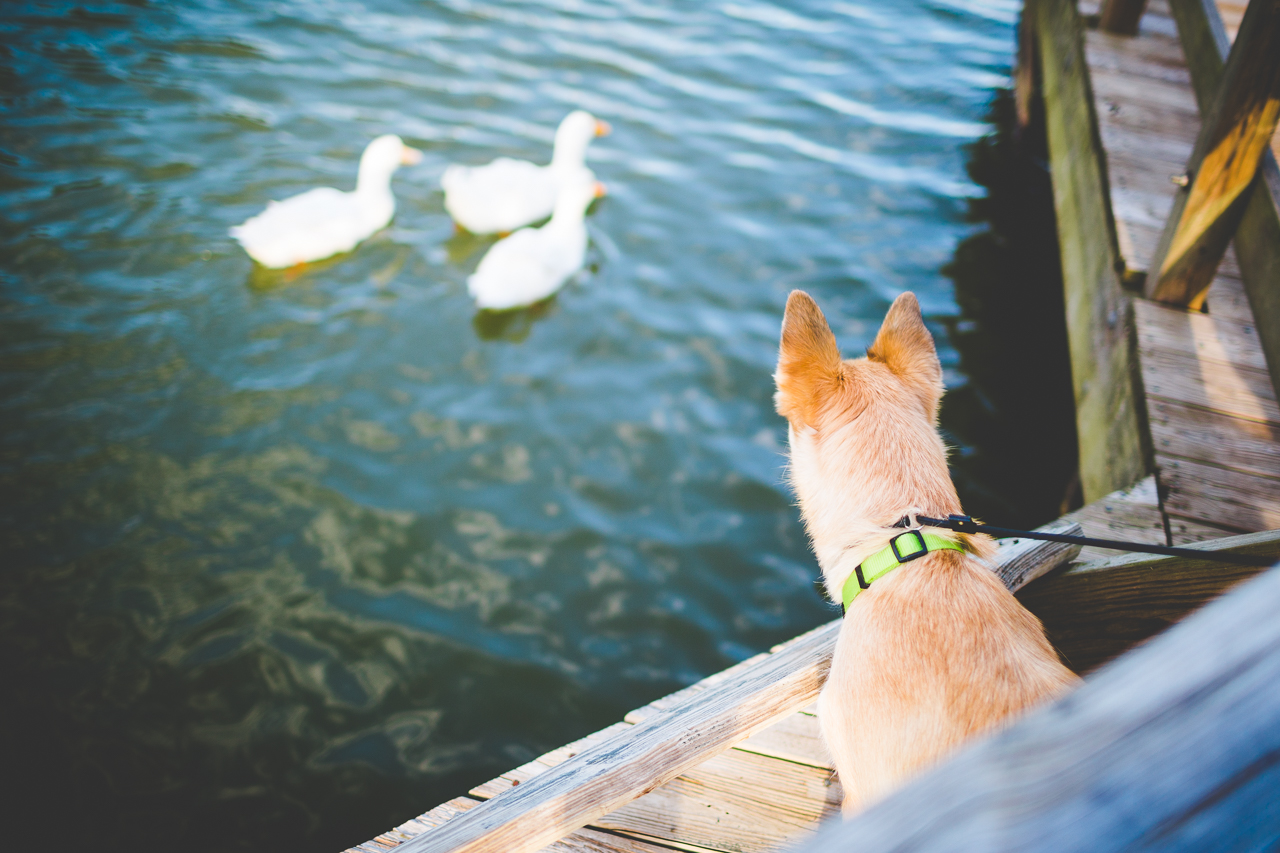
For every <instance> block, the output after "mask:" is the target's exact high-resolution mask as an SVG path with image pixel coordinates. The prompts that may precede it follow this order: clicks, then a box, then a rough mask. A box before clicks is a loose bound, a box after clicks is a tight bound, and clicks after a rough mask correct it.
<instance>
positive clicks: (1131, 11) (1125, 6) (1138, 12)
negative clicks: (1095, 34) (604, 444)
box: [1098, 0, 1147, 36]
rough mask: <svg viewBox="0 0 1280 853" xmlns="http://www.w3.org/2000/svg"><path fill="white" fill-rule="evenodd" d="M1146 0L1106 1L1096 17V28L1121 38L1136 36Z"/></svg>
mask: <svg viewBox="0 0 1280 853" xmlns="http://www.w3.org/2000/svg"><path fill="white" fill-rule="evenodd" d="M1146 8H1147V0H1106V2H1104V3H1103V4H1102V11H1101V12H1100V13H1099V15H1098V28H1099V29H1102V30H1106V31H1107V32H1109V33H1115V34H1116V35H1122V36H1136V35H1137V34H1138V22H1139V21H1141V20H1142V13H1143V12H1144V11H1146Z"/></svg>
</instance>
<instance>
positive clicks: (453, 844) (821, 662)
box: [353, 521, 1080, 853]
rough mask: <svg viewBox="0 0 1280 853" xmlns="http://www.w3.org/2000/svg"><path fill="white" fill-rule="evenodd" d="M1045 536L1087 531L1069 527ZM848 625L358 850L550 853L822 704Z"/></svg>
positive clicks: (1047, 546) (1021, 573) (1041, 552)
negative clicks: (546, 852)
mask: <svg viewBox="0 0 1280 853" xmlns="http://www.w3.org/2000/svg"><path fill="white" fill-rule="evenodd" d="M1043 529H1045V530H1049V531H1051V532H1057V533H1069V534H1076V535H1078V534H1079V533H1080V527H1079V525H1078V524H1075V523H1074V522H1070V521H1066V522H1063V521H1059V522H1053V523H1052V524H1050V525H1046V526H1045V527H1044V528H1043ZM1078 551H1079V546H1076V545H1065V544H1062V543H1056V542H1038V541H1035V540H1030V539H1010V540H1003V541H1002V542H1001V547H1000V551H999V553H998V555H997V559H996V565H995V566H994V567H993V569H994V570H995V571H996V572H997V574H999V575H1000V576H1001V579H1002V580H1004V582H1005V584H1006V585H1007V586H1009V587H1010V588H1011V589H1018V588H1020V587H1021V586H1022V585H1024V584H1026V583H1029V582H1030V581H1031V580H1034V579H1035V578H1038V577H1041V576H1043V575H1045V574H1047V573H1050V572H1052V571H1054V570H1055V569H1057V568H1060V567H1062V566H1064V565H1066V564H1067V563H1069V562H1070V560H1071V559H1072V558H1074V557H1075V555H1076V554H1077V553H1078ZM840 624H841V623H840V620H838V619H837V620H835V621H833V622H830V623H827V624H825V625H821V626H819V627H817V628H815V629H813V630H812V631H809V632H808V633H806V634H802V635H801V636H799V637H796V638H794V639H792V640H789V641H787V642H786V643H783V644H781V645H779V646H776V647H775V648H774V649H772V650H770V651H769V652H767V653H764V654H760V655H756V656H755V657H753V658H749V659H748V660H745V661H742V662H741V663H739V664H737V665H735V666H732V667H730V668H729V669H727V670H724V671H723V672H719V673H716V674H714V675H712V676H709V677H708V678H706V679H704V680H702V681H700V682H698V683H696V684H694V685H691V686H690V687H688V688H685V689H684V690H681V691H678V692H676V693H673V694H671V695H670V696H667V697H664V698H662V699H659V700H657V701H655V702H653V703H650V705H647V706H645V707H644V708H641V709H637V710H636V711H634V712H632V713H630V714H628V715H627V719H628V720H630V721H634V725H627V724H625V723H623V724H617V725H615V726H611V727H609V728H608V729H605V730H602V731H601V732H598V733H596V734H595V735H589V736H588V737H586V738H584V739H582V740H581V741H579V742H578V744H579V745H580V746H581V747H583V748H581V749H578V748H574V749H569V748H562V749H561V750H553V751H552V752H551V753H548V754H547V755H546V756H543V757H542V758H541V759H537V760H535V762H530V764H527V765H525V767H524V768H521V770H523V771H526V773H527V774H528V775H525V774H521V775H523V776H524V778H526V779H527V781H525V782H524V783H523V784H520V785H519V786H518V787H517V786H512V785H510V783H499V782H498V780H495V783H497V784H495V785H494V786H493V789H494V790H500V791H501V793H498V794H497V795H496V796H493V797H492V798H491V799H488V800H485V801H484V802H482V803H478V804H475V805H474V807H469V808H466V809H465V810H464V809H461V808H453V809H452V810H449V809H446V810H447V811H450V814H449V818H450V819H448V820H446V821H444V822H443V823H440V824H439V825H438V826H434V827H433V824H434V823H436V822H437V821H438V816H439V814H440V812H439V809H436V810H432V811H431V812H428V813H426V814H424V815H422V816H421V817H419V818H416V819H414V820H412V821H409V822H407V823H406V824H404V825H402V826H401V827H400V828H398V829H397V830H395V831H393V832H392V833H387V834H385V835H383V836H379V838H378V839H375V840H374V841H372V842H368V843H366V844H365V845H361V847H359V848H353V849H356V850H359V849H363V850H379V851H381V850H388V849H390V848H391V847H396V849H397V851H398V853H428V851H430V853H440V851H451V853H453V852H454V851H457V852H458V853H460V851H492V853H532V851H536V850H541V849H543V848H544V847H546V846H547V845H549V844H551V843H552V842H555V841H557V840H559V839H561V838H563V837H565V836H566V835H569V834H570V833H573V832H574V831H576V830H578V829H579V828H580V827H583V826H586V825H588V824H590V823H591V822H592V821H595V820H598V819H600V818H602V817H604V816H605V815H606V814H609V813H610V812H613V811H615V810H616V809H618V808H620V807H621V806H624V805H626V804H627V803H629V802H631V801H632V800H635V799H637V798H638V797H641V796H643V795H644V794H647V793H649V792H650V791H652V790H654V789H655V788H658V787H659V786H661V785H662V784H664V783H666V782H668V781H670V780H672V779H674V778H676V777H677V776H679V775H680V774H682V773H684V772H686V771H688V770H690V769H691V768H693V767H696V766H698V765H699V764H701V763H702V762H704V761H706V760H707V759H708V758H711V757H712V756H715V755H717V754H719V753H721V752H723V751H725V750H727V749H729V748H731V747H733V746H734V745H735V744H738V743H740V742H742V741H744V740H746V739H747V738H749V737H751V736H752V735H754V734H756V733H757V732H759V731H761V730H763V729H765V728H767V727H769V726H770V725H772V724H773V723H775V722H776V721H778V720H779V719H781V718H783V717H785V716H786V715H788V714H791V713H794V712H795V711H798V710H800V709H802V708H804V707H805V706H806V705H809V704H810V703H812V702H813V701H814V699H816V698H817V695H818V691H819V690H820V689H821V687H822V683H823V682H824V681H825V679H826V672H827V668H828V667H829V666H830V662H831V654H832V651H833V650H834V648H835V639H836V635H837V633H838V631H839V628H840ZM534 774H536V775H534ZM484 787H486V786H481V788H484ZM445 806H448V804H445ZM439 808H444V807H443V806H442V807H439ZM433 815H435V816H436V817H435V818H433V817H432V816H433ZM393 842H394V843H393ZM370 845H372V846H370Z"/></svg>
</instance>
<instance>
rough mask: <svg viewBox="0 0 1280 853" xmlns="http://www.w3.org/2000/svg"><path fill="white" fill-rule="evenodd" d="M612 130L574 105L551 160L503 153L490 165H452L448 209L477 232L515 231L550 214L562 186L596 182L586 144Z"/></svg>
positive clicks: (445, 180)
mask: <svg viewBox="0 0 1280 853" xmlns="http://www.w3.org/2000/svg"><path fill="white" fill-rule="evenodd" d="M608 132H609V125H608V124H606V123H605V122H602V121H599V120H597V119H595V118H594V117H593V116H592V115H591V114H590V113H587V112H583V111H582V110H575V111H574V112H572V113H570V114H569V115H568V116H566V117H565V119H564V121H562V122H560V127H559V128H558V129H557V130H556V143H555V151H554V153H553V155H552V158H551V163H550V164H549V165H546V166H538V165H536V164H534V163H530V162H528V161H527V160H512V159H511V158H510V157H499V158H498V159H497V160H494V161H493V162H492V163H489V164H488V165H486V166H457V165H454V166H450V167H449V168H448V169H446V170H445V172H444V175H443V176H442V177H441V179H440V185H441V186H442V187H444V208H445V210H447V211H449V215H450V216H452V217H453V220H454V221H455V222H457V223H458V224H459V225H461V226H462V227H463V228H465V229H467V230H468V231H470V232H471V233H473V234H496V233H499V232H503V231H514V230H516V229H517V228H522V227H524V226H525V225H528V224H530V223H532V222H537V221H538V220H539V219H546V218H547V217H548V216H550V215H551V212H552V211H553V210H554V209H555V204H556V199H557V198H558V197H559V195H560V192H561V191H562V190H564V189H566V188H568V187H574V186H578V185H580V184H584V183H591V182H594V181H595V175H593V174H592V172H591V170H590V169H588V168H587V165H586V155H587V145H588V144H589V143H590V142H591V140H592V138H593V137H596V136H603V135H604V134H606V133H608Z"/></svg>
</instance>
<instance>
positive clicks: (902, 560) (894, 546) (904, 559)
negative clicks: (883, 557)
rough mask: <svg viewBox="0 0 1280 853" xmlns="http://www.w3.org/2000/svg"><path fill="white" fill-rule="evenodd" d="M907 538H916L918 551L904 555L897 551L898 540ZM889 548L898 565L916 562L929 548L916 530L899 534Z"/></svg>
mask: <svg viewBox="0 0 1280 853" xmlns="http://www.w3.org/2000/svg"><path fill="white" fill-rule="evenodd" d="M908 536H914V537H915V538H916V541H917V542H918V543H919V544H920V550H919V551H913V552H911V553H910V554H905V555H904V554H903V553H902V552H901V551H899V550H898V540H899V539H905V538H906V537H908ZM889 548H890V550H892V551H893V557H894V559H896V560H897V561H898V562H899V563H910V562H911V561H912V560H918V559H920V558H921V557H923V556H924V555H925V554H928V553H929V546H928V545H926V544H925V541H924V534H923V533H921V532H920V531H919V530H918V529H917V530H908V531H907V532H906V533H899V534H898V535H897V536H895V537H893V538H892V539H890V540H889ZM859 580H861V578H859ZM864 589H865V587H864Z"/></svg>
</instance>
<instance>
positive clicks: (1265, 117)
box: [1146, 0, 1280, 308]
mask: <svg viewBox="0 0 1280 853" xmlns="http://www.w3.org/2000/svg"><path fill="white" fill-rule="evenodd" d="M1202 113H1203V116H1204V118H1203V122H1202V124H1201V128H1200V133H1199V135H1198V136H1197V138H1196V145H1195V149H1194V150H1193V151H1192V154H1191V159H1190V160H1189V161H1188V163H1187V170H1186V174H1188V175H1190V176H1191V178H1192V179H1191V183H1190V186H1189V187H1188V188H1187V190H1186V192H1179V193H1177V194H1175V196H1174V203H1173V209H1172V211H1171V212H1170V216H1169V223H1168V225H1167V226H1166V229H1165V236H1163V237H1162V238H1161V242H1160V247H1159V248H1158V249H1157V250H1156V258H1155V259H1154V262H1153V264H1152V270H1151V272H1150V274H1149V275H1148V277H1147V287H1146V292H1147V295H1148V296H1149V297H1150V298H1152V299H1155V300H1158V301H1161V302H1168V303H1171V304H1175V305H1184V306H1188V307H1191V308H1199V307H1200V305H1201V303H1202V302H1203V300H1204V296H1205V292H1206V291H1207V290H1208V288H1209V283H1210V282H1211V281H1212V279H1213V273H1214V270H1216V269H1217V267H1218V263H1219V261H1221V260H1222V255H1223V253H1224V252H1225V251H1226V249H1227V244H1228V243H1229V242H1230V241H1231V238H1232V236H1233V235H1234V234H1235V232H1236V227H1237V226H1238V225H1239V223H1240V219H1241V217H1242V216H1243V215H1244V211H1245V208H1246V206H1247V204H1248V201H1249V193H1250V191H1251V190H1252V187H1253V184H1254V177H1255V175H1257V173H1258V166H1259V163H1260V161H1261V158H1262V155H1263V154H1264V152H1268V151H1269V147H1270V142H1271V138H1272V136H1273V135H1274V134H1275V132H1276V123H1277V121H1280V4H1278V3H1276V2H1274V0H1256V2H1253V3H1250V4H1249V9H1248V11H1247V12H1246V13H1245V17H1244V21H1243V23H1242V24H1241V29H1240V35H1239V37H1238V38H1237V39H1236V41H1235V44H1234V46H1233V47H1232V50H1231V54H1230V56H1229V57H1228V60H1227V64H1226V67H1225V69H1224V71H1223V74H1222V80H1221V82H1220V83H1219V86H1218V91H1217V93H1216V94H1215V95H1214V98H1213V100H1212V102H1211V104H1210V105H1209V108H1208V109H1207V110H1202Z"/></svg>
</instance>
